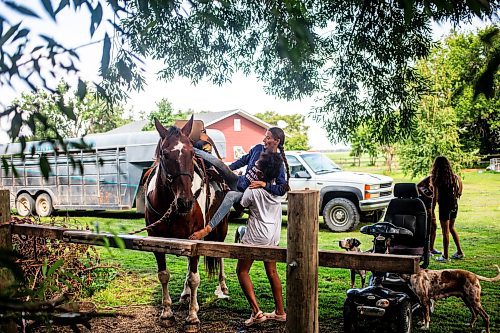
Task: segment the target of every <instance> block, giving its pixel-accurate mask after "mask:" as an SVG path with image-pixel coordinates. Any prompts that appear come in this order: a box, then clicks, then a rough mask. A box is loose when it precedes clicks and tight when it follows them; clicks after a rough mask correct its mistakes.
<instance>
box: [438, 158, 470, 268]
mask: <svg viewBox="0 0 500 333" xmlns="http://www.w3.org/2000/svg"><path fill="white" fill-rule="evenodd" d="M431 185H432V189H433V193H434V197H433V204H435V203H437V204H438V205H439V222H440V223H441V231H442V233H443V255H442V256H440V257H438V258H436V261H438V262H448V261H449V256H448V255H449V251H448V250H449V245H450V233H451V236H452V237H453V241H454V242H455V245H456V246H457V252H456V253H454V254H453V255H452V256H451V258H452V259H463V258H464V257H465V255H464V252H463V251H462V247H461V245H460V239H459V238H458V233H457V231H456V230H455V219H456V218H457V213H458V199H459V198H460V196H461V195H462V180H461V179H460V177H459V176H458V175H456V174H455V173H453V170H452V168H451V165H450V162H449V161H448V159H447V158H446V157H444V156H438V157H436V159H435V160H434V164H433V166H432V171H431Z"/></svg>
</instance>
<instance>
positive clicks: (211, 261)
mask: <svg viewBox="0 0 500 333" xmlns="http://www.w3.org/2000/svg"><path fill="white" fill-rule="evenodd" d="M221 264H222V259H221V258H215V257H205V270H206V271H207V275H208V278H209V279H212V278H214V277H215V276H217V275H218V274H219V270H220V267H221Z"/></svg>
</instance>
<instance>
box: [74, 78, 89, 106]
mask: <svg viewBox="0 0 500 333" xmlns="http://www.w3.org/2000/svg"><path fill="white" fill-rule="evenodd" d="M76 95H77V96H78V98H80V100H81V101H83V99H84V98H85V96H86V95H87V84H86V83H85V82H83V81H82V80H80V79H78V89H77V91H76Z"/></svg>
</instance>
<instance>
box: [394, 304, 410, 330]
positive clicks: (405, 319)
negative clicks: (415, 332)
mask: <svg viewBox="0 0 500 333" xmlns="http://www.w3.org/2000/svg"><path fill="white" fill-rule="evenodd" d="M411 321H412V315H411V305H410V302H408V301H403V302H401V304H400V305H399V309H398V316H397V318H396V323H395V324H396V332H401V333H411Z"/></svg>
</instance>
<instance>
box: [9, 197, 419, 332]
mask: <svg viewBox="0 0 500 333" xmlns="http://www.w3.org/2000/svg"><path fill="white" fill-rule="evenodd" d="M7 198H8V196H7ZM288 199H289V206H288V229H287V248H283V247H277V246H250V245H244V244H229V243H218V242H208V241H191V240H184V239H171V238H158V237H142V236H130V235H112V234H108V233H100V234H97V233H93V232H90V231H81V230H71V229H64V228H58V227H51V226H43V225H30V224H2V225H0V248H2V247H4V248H9V247H11V237H12V235H13V234H21V235H27V236H35V237H43V238H48V239H59V240H64V241H65V242H69V243H80V244H91V245H104V244H109V246H110V247H119V246H118V244H117V241H116V240H117V238H120V239H121V240H122V241H121V242H120V243H123V244H124V247H125V248H126V249H130V250H138V251H147V252H163V253H167V254H175V255H180V256H196V255H200V256H212V257H220V258H233V259H254V260H274V261H277V262H286V263H287V274H286V293H287V294H286V296H287V300H288V301H287V323H286V330H287V332H304V333H306V332H307V333H318V332H319V328H318V266H324V267H337V268H350V269H364V270H369V271H387V272H396V273H410V274H413V273H416V272H417V271H418V269H419V266H418V263H419V257H418V256H401V255H384V254H374V253H353V252H340V251H325V250H318V229H319V224H318V215H319V192H318V191H311V190H304V191H291V192H289V194H288ZM1 208H2V206H1V205H0V209H1ZM2 216H3V215H2Z"/></svg>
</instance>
